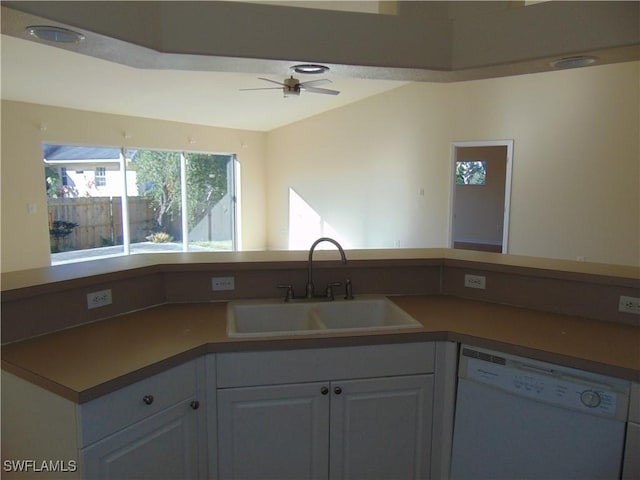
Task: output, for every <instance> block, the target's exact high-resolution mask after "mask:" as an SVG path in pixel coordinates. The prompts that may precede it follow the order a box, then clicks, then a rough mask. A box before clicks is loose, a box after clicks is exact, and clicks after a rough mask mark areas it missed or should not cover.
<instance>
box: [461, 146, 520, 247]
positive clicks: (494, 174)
mask: <svg viewBox="0 0 640 480" xmlns="http://www.w3.org/2000/svg"><path fill="white" fill-rule="evenodd" d="M451 150H452V162H451V168H452V175H451V178H452V183H453V185H452V188H451V192H452V194H451V196H452V198H451V215H450V236H449V238H450V244H449V246H450V247H451V248H456V249H464V250H479V251H486V252H497V253H507V251H508V240H509V199H510V197H511V168H512V162H513V140H495V141H481V142H480V141H479V142H454V143H452V149H451Z"/></svg>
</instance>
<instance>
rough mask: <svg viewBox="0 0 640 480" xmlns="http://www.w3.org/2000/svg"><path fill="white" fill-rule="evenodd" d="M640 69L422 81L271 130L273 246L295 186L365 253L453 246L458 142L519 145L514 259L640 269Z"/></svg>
mask: <svg viewBox="0 0 640 480" xmlns="http://www.w3.org/2000/svg"><path fill="white" fill-rule="evenodd" d="M639 65H640V63H638V62H631V63H623V64H614V65H605V66H596V67H589V68H583V69H579V70H568V71H559V72H550V73H542V74H533V75H522V76H514V77H505V78H498V79H489V80H479V81H472V82H461V83H454V84H432V83H421V84H417V83H416V84H410V85H407V86H404V87H400V88H398V89H395V90H392V91H389V92H386V93H384V94H381V95H378V96H376V97H373V98H370V99H366V100H363V101H361V102H358V103H355V104H352V105H349V106H346V107H343V108H340V109H336V110H333V111H329V112H326V113H324V114H322V115H318V116H315V117H312V118H310V119H307V120H304V121H301V122H297V123H296V124H293V125H288V126H285V127H282V128H280V129H277V130H274V131H272V132H269V134H268V138H267V159H268V169H267V171H268V175H269V176H268V201H269V206H268V212H269V218H268V223H267V225H268V243H269V246H270V247H271V248H286V247H287V241H288V238H289V232H288V210H287V199H288V189H289V188H294V189H295V190H296V191H297V192H298V194H299V195H300V196H301V197H303V198H304V199H305V200H306V201H307V202H308V203H309V204H310V205H311V206H312V207H313V208H314V209H315V210H316V212H318V214H319V215H320V216H321V217H322V218H323V219H326V221H327V222H328V223H329V224H330V225H331V226H332V227H333V228H335V230H336V231H337V232H338V233H339V234H340V236H342V237H343V238H345V239H346V242H347V243H348V244H350V246H352V247H355V248H373V247H377V248H384V247H393V246H394V245H396V244H397V243H399V245H400V246H401V247H445V246H447V245H448V238H447V235H448V233H447V232H448V216H449V210H450V205H449V204H450V188H451V187H450V185H451V182H452V180H451V178H450V176H451V174H450V167H449V162H450V145H451V142H454V141H471V140H474V141H479V140H502V139H513V140H514V159H513V181H512V191H511V217H510V220H511V229H510V232H509V233H510V235H509V239H510V242H509V252H510V253H513V254H517V255H528V256H537V257H549V258H559V259H573V260H575V259H576V258H577V257H584V258H585V259H586V260H587V261H591V262H601V263H611V264H621V265H639V264H640V258H639V257H640V251H639V239H640V233H639V230H640V145H639V138H640V134H639V132H640V122H639V118H638V117H639V112H640V95H639V93H640V88H639V85H640V76H639ZM422 189H424V196H422V195H421V193H420V192H421V190H422Z"/></svg>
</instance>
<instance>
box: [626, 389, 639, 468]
mask: <svg viewBox="0 0 640 480" xmlns="http://www.w3.org/2000/svg"><path fill="white" fill-rule="evenodd" d="M622 478H623V479H625V480H632V479H633V480H637V479H638V478H640V383H635V382H634V383H632V384H631V396H630V400H629V422H628V423H627V438H626V442H625V446H624V463H623V465H622Z"/></svg>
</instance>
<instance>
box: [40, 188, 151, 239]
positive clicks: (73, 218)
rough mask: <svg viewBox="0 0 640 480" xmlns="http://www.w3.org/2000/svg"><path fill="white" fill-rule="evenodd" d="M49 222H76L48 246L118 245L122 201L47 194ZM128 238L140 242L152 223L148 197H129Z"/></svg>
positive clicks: (149, 230)
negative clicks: (66, 233)
mask: <svg viewBox="0 0 640 480" xmlns="http://www.w3.org/2000/svg"><path fill="white" fill-rule="evenodd" d="M48 203H49V225H50V227H51V225H52V224H53V222H54V221H56V220H62V221H65V222H73V223H77V224H78V226H77V227H76V228H74V229H73V232H72V233H71V234H70V235H69V236H67V237H65V238H63V239H60V240H59V241H56V239H55V238H52V239H51V245H52V248H56V247H57V248H59V249H60V250H82V249H85V248H97V247H106V246H109V245H122V201H121V199H120V197H87V198H50V199H49V202H48ZM128 205H129V230H130V235H131V242H143V241H144V240H145V237H146V236H147V235H149V233H150V232H151V231H152V228H153V226H154V225H155V218H154V213H153V207H152V206H151V203H150V201H149V200H148V199H145V198H141V197H129V198H128Z"/></svg>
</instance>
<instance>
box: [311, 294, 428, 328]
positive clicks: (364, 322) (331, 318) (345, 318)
mask: <svg viewBox="0 0 640 480" xmlns="http://www.w3.org/2000/svg"><path fill="white" fill-rule="evenodd" d="M315 312H317V314H318V317H320V319H321V320H322V323H324V325H325V326H326V327H327V330H381V329H385V330H393V329H396V328H408V327H409V328H411V327H413V328H416V327H421V326H422V324H421V323H420V322H418V321H417V320H415V319H414V318H413V317H411V316H410V315H409V314H407V313H406V312H405V311H404V310H402V309H401V308H400V307H398V306H397V305H396V304H395V303H393V302H392V301H391V300H389V299H388V298H386V297H380V296H377V297H371V298H366V297H363V298H360V299H356V300H344V301H335V302H326V303H320V304H318V305H317V306H316V307H315Z"/></svg>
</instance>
